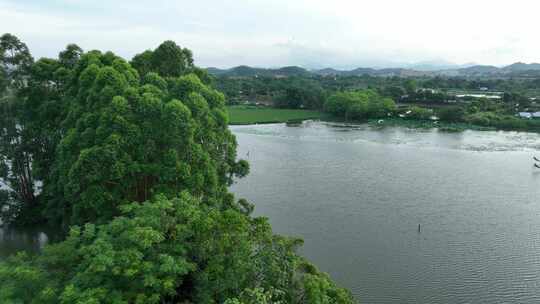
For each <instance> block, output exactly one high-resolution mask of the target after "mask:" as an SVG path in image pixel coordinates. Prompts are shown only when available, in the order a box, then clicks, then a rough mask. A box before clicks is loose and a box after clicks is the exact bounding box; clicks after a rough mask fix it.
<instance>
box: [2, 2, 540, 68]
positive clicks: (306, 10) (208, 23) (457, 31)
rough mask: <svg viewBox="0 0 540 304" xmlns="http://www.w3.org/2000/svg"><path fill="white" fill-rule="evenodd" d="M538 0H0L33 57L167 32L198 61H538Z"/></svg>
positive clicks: (143, 44)
mask: <svg viewBox="0 0 540 304" xmlns="http://www.w3.org/2000/svg"><path fill="white" fill-rule="evenodd" d="M539 10H540V1H537V0H512V1H508V0H503V1H501V0H491V1H487V0H451V1H450V0H446V1H440V0H430V1H428V0H406V1H404V0H266V1H262V0H236V1H233V0H189V1H184V0H183V1H161V0H131V1H128V0H115V1H101V0H0V34H1V33H4V32H9V33H12V34H14V35H16V36H17V37H19V38H20V39H21V40H22V41H24V42H25V43H26V44H27V45H28V47H29V48H30V50H31V52H32V54H33V55H34V57H55V56H56V55H57V54H58V52H59V51H60V50H62V49H63V48H64V47H65V46H66V45H67V44H69V43H76V44H78V45H79V46H81V47H82V48H83V49H84V50H91V49H99V50H110V51H113V52H114V53H116V54H118V55H121V56H123V57H124V58H127V59H130V58H131V57H132V56H133V55H135V54H137V53H140V52H142V51H144V50H146V49H153V48H155V47H156V46H157V45H159V43H161V42H162V41H164V40H174V41H175V42H176V43H178V44H179V45H180V46H182V47H187V48H189V49H191V50H192V51H193V52H194V55H195V56H194V57H195V61H196V64H197V65H198V66H202V67H219V68H229V67H233V66H237V65H251V66H257V67H278V66H287V65H298V66H302V67H305V68H324V67H334V68H344V69H346V68H356V67H398V66H406V65H408V64H412V63H418V62H438V63H455V64H467V63H476V64H489V65H497V66H502V65H507V64H511V63H514V62H518V61H520V62H540V34H539V33H538V21H537V20H538V18H537V16H538V12H539Z"/></svg>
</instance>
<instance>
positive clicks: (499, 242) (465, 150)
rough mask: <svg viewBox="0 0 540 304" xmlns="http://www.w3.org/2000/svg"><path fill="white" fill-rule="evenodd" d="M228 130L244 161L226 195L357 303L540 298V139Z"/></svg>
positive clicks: (346, 129) (332, 128)
mask: <svg viewBox="0 0 540 304" xmlns="http://www.w3.org/2000/svg"><path fill="white" fill-rule="evenodd" d="M232 129H233V131H234V133H235V134H236V136H237V139H238V143H239V156H240V157H243V158H246V159H248V160H249V162H250V164H251V173H250V175H249V176H248V177H246V178H245V179H243V180H240V181H239V182H238V183H237V184H235V185H234V186H233V187H232V191H233V192H235V193H236V194H237V196H239V197H245V198H247V199H248V200H250V201H252V202H253V203H255V205H256V211H255V214H256V215H259V216H266V217H268V218H269V219H270V222H271V223H272V226H273V228H274V230H275V232H277V233H281V234H285V235H291V236H298V237H302V238H303V239H304V240H305V245H304V247H303V249H302V251H301V253H302V254H303V255H305V256H306V257H308V258H309V259H310V260H311V261H313V262H314V263H315V264H316V265H317V266H318V267H319V268H320V269H321V270H323V271H325V272H328V273H329V274H330V275H331V277H332V278H333V279H334V280H335V281H337V282H338V283H339V284H340V285H341V286H344V287H347V288H349V289H350V290H351V291H352V292H353V294H354V296H355V297H357V298H358V299H359V300H360V301H361V302H362V303H490V304H492V303H539V302H540V288H539V284H540V202H539V200H538V199H539V197H540V169H536V168H534V167H533V160H532V156H533V155H534V153H535V151H538V150H540V135H538V134H533V133H518V132H487V131H466V132H461V133H443V132H438V131H437V130H417V129H416V130H413V129H406V128H400V127H388V128H382V129H377V130H376V129H372V128H369V127H367V126H365V125H358V126H354V125H349V126H347V125H334V124H328V123H320V122H305V123H304V124H302V125H300V126H297V127H288V126H286V125H284V124H274V125H257V126H236V127H233V128H232ZM248 153H249V154H248ZM539 156H540V152H539ZM419 224H420V227H421V229H420V232H418V225H419Z"/></svg>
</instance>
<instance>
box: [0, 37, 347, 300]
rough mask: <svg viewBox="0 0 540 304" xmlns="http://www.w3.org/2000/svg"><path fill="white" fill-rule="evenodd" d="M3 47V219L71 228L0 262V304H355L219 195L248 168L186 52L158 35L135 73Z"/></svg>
mask: <svg viewBox="0 0 540 304" xmlns="http://www.w3.org/2000/svg"><path fill="white" fill-rule="evenodd" d="M1 42H2V44H0V45H1V47H2V49H1V53H0V54H1V55H2V57H1V58H0V59H1V60H2V61H1V63H2V64H1V65H0V67H1V68H2V81H3V85H4V87H5V88H4V89H3V92H2V95H1V96H2V99H1V101H2V111H3V112H2V120H1V125H0V128H1V132H2V133H1V134H0V149H1V150H0V157H1V158H0V160H1V165H2V167H1V168H2V170H1V173H2V175H1V176H0V178H1V180H2V183H4V184H5V186H6V187H5V188H4V189H2V195H1V196H0V198H1V201H0V202H1V205H0V211H1V215H2V219H3V221H4V222H12V223H13V224H20V225H21V224H22V225H29V224H31V223H35V222H49V223H53V224H61V225H62V226H63V227H66V229H67V228H68V227H69V234H68V236H67V238H66V239H65V240H64V241H60V242H58V243H55V244H51V245H48V246H46V247H45V249H44V250H43V252H42V253H41V254H38V255H36V256H29V255H26V254H24V253H20V254H18V255H16V256H13V257H11V258H9V259H8V260H7V261H4V262H2V263H0V302H2V303H4V302H6V303H229V304H232V303H246V304H247V303H352V302H353V300H352V297H351V295H350V294H349V293H348V292H347V291H345V290H344V289H341V288H339V287H337V286H336V285H335V284H334V283H332V282H331V280H330V279H329V278H328V276H327V275H325V274H323V273H321V272H319V271H318V270H316V269H315V268H314V267H313V266H312V265H310V264H309V263H307V262H306V261H305V260H304V259H303V258H301V257H300V256H298V255H297V254H296V248H297V247H298V246H299V245H300V244H301V242H300V241H298V240H295V239H289V238H285V237H281V236H277V235H274V234H273V233H272V230H271V228H270V226H269V224H268V223H267V221H266V220H265V219H263V218H256V217H252V216H251V212H252V211H253V205H251V204H250V203H248V202H247V201H245V200H243V199H240V200H236V199H235V198H234V196H233V195H232V194H230V193H229V192H228V190H227V188H228V186H229V185H231V183H233V181H234V179H235V178H239V177H243V176H245V175H246V174H247V173H248V171H249V166H248V164H247V162H245V161H243V160H237V158H236V140H235V137H234V136H233V135H232V134H231V132H230V131H229V130H228V127H227V125H228V118H227V112H226V108H225V100H224V96H223V95H222V94H221V93H219V92H218V91H216V90H215V89H213V88H212V87H211V86H210V79H209V78H208V79H204V77H205V75H206V76H207V74H205V73H204V72H202V70H200V69H198V68H196V67H195V66H194V65H193V59H192V56H191V52H190V51H188V50H186V49H182V48H180V47H179V46H177V45H176V44H175V43H174V42H171V41H167V42H164V43H163V44H162V45H160V46H159V47H158V48H157V49H156V50H154V51H147V52H144V53H143V54H141V55H137V56H136V57H135V58H134V59H133V61H132V62H133V63H134V66H135V67H136V68H134V67H132V66H131V65H130V64H129V63H128V62H126V61H125V60H123V59H122V58H120V57H118V56H116V55H114V54H113V53H110V52H108V53H102V52H99V51H90V52H83V51H82V50H81V49H80V48H79V47H77V46H76V45H69V46H68V47H67V48H66V50H64V51H62V52H61V53H60V54H59V57H58V58H57V59H46V58H45V59H40V60H38V61H36V62H34V61H33V59H32V57H31V56H30V53H29V52H28V50H27V48H26V46H25V45H24V44H23V43H22V42H20V41H19V40H18V39H16V38H15V37H14V36H12V35H4V36H2V40H1ZM141 75H142V76H141ZM201 77H202V78H203V80H201Z"/></svg>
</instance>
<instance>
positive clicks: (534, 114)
mask: <svg viewBox="0 0 540 304" xmlns="http://www.w3.org/2000/svg"><path fill="white" fill-rule="evenodd" d="M532 118H540V112H534V113H532Z"/></svg>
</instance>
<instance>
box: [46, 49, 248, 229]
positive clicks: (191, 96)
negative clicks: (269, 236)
mask: <svg viewBox="0 0 540 304" xmlns="http://www.w3.org/2000/svg"><path fill="white" fill-rule="evenodd" d="M71 86H72V88H71V90H70V92H71V93H72V94H73V95H72V96H70V99H71V103H70V105H69V111H68V113H67V116H66V120H65V121H64V128H65V130H66V134H65V136H64V138H63V139H62V141H61V142H60V144H59V146H58V149H57V156H56V159H55V161H54V166H53V170H52V173H53V177H54V181H53V182H52V183H51V184H50V185H49V187H47V188H46V190H47V193H48V194H49V197H48V204H49V208H48V215H49V216H50V217H51V218H53V219H54V218H57V219H63V220H64V221H66V220H67V223H70V224H73V223H85V222H94V221H98V222H104V221H108V220H110V219H111V218H112V217H114V216H115V215H117V214H118V210H119V209H118V207H119V206H120V205H122V204H125V203H128V202H132V201H139V202H142V201H145V200H148V199H149V198H151V197H152V196H153V195H154V194H156V193H165V194H167V195H170V196H173V195H175V194H177V193H179V192H180V191H182V190H189V191H190V192H191V193H192V194H193V195H196V196H197V197H200V198H202V199H203V200H204V201H206V202H208V203H209V204H220V200H221V197H222V196H223V195H224V194H225V193H226V192H227V186H229V185H230V184H231V182H232V177H233V176H234V175H239V176H243V175H245V174H246V173H247V166H246V164H245V162H238V163H237V162H236V141H235V138H234V136H233V135H232V134H231V132H230V131H229V130H228V128H227V125H228V123H227V114H226V110H225V107H224V97H223V95H222V94H221V93H219V92H217V91H215V90H213V89H212V88H210V87H208V86H206V85H205V84H203V83H202V82H201V81H200V80H199V78H198V77H197V76H196V75H195V74H186V75H182V76H179V77H168V78H167V79H164V78H162V77H161V75H159V74H157V73H154V72H149V73H147V74H146V75H145V76H144V77H143V79H140V78H139V75H138V72H137V71H136V70H135V69H133V68H132V67H131V66H130V65H129V64H128V63H127V62H126V61H124V60H123V59H121V58H119V57H117V56H115V55H114V54H112V53H105V54H103V53H100V52H97V51H93V52H89V53H86V54H84V55H83V56H82V58H81V60H80V63H79V64H78V66H77V68H76V69H75V74H74V75H73V81H72V84H71Z"/></svg>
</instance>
